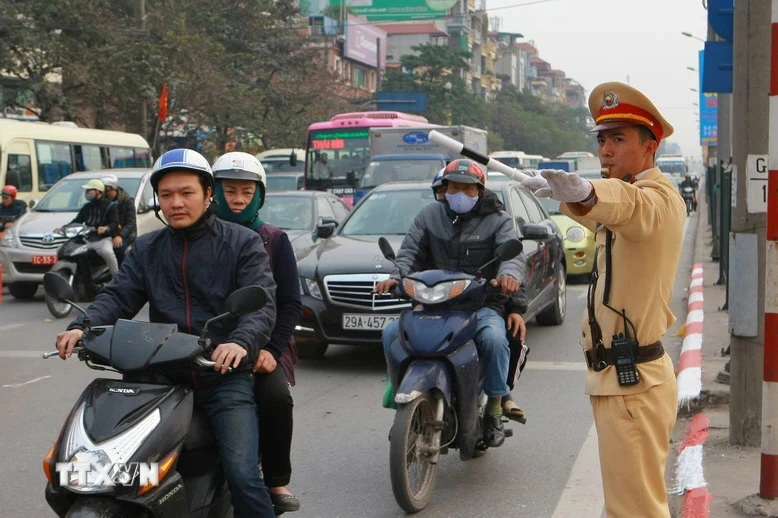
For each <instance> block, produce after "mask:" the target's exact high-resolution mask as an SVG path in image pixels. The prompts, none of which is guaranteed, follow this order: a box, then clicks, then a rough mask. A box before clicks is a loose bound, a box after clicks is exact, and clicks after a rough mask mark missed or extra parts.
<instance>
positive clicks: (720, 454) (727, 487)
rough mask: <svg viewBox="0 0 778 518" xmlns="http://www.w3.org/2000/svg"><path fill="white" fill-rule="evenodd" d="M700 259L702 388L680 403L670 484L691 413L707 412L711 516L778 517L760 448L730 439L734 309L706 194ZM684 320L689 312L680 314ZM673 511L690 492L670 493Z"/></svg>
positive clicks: (699, 238) (706, 456)
mask: <svg viewBox="0 0 778 518" xmlns="http://www.w3.org/2000/svg"><path fill="white" fill-rule="evenodd" d="M698 208H699V213H698V216H697V224H698V227H697V234H696V244H695V252H694V261H693V262H694V263H700V264H702V265H703V285H704V299H703V301H704V308H703V312H704V324H703V341H702V391H701V393H700V397H699V398H698V399H697V400H695V401H694V402H692V404H691V405H689V406H688V407H684V408H681V409H679V413H678V421H677V423H676V426H675V430H673V433H672V435H671V442H672V444H671V449H670V458H669V459H668V469H667V474H668V488H672V487H673V483H674V476H675V460H676V458H677V456H678V447H679V445H680V443H681V442H682V441H683V439H684V436H685V434H686V432H687V431H688V430H689V423H690V421H691V419H692V418H693V417H694V416H695V415H697V414H699V413H700V412H702V413H704V414H705V416H706V417H707V418H708V419H709V420H710V424H709V426H708V437H707V440H706V441H705V443H704V445H703V471H704V477H705V481H706V482H707V484H708V487H707V489H708V492H709V493H710V494H711V495H712V496H713V499H712V500H711V503H710V514H709V516H711V517H715V518H719V517H747V516H767V517H776V518H778V501H767V500H762V499H760V498H758V497H756V496H754V495H756V493H757V492H758V491H759V470H760V458H761V450H760V448H749V447H742V446H734V445H731V444H729V385H725V384H721V383H718V382H717V381H716V376H717V374H718V373H719V371H722V370H723V369H724V365H725V364H726V362H727V360H728V359H729V357H728V356H727V357H722V356H721V350H722V349H726V348H727V347H728V345H729V336H730V335H729V315H728V313H727V312H726V311H721V310H720V308H721V307H722V306H723V305H724V301H725V295H726V293H725V287H724V286H723V285H722V286H716V284H715V283H716V281H717V280H718V278H719V263H718V262H713V261H712V260H711V258H710V252H711V248H712V241H713V239H712V233H711V229H710V227H709V226H708V222H707V220H708V217H707V210H708V209H707V206H706V204H705V203H704V200H700V203H699V207H698ZM678 317H679V320H681V319H683V318H685V315H678ZM669 499H670V509H671V511H672V515H673V516H688V515H684V514H683V512H682V507H683V503H684V497H683V496H678V495H669Z"/></svg>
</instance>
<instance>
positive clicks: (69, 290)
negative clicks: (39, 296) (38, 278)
mask: <svg viewBox="0 0 778 518" xmlns="http://www.w3.org/2000/svg"><path fill="white" fill-rule="evenodd" d="M43 289H44V290H46V294H47V295H48V296H49V297H51V298H53V299H56V300H57V301H59V302H61V301H70V300H73V298H74V297H75V294H74V293H73V286H71V285H70V283H69V282H68V281H67V280H65V278H64V277H63V276H61V275H59V274H58V273H54V272H46V273H44V274H43Z"/></svg>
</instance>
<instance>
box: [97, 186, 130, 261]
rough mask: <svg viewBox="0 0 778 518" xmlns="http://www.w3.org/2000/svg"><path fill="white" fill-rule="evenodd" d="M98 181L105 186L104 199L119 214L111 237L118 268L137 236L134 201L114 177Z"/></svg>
mask: <svg viewBox="0 0 778 518" xmlns="http://www.w3.org/2000/svg"><path fill="white" fill-rule="evenodd" d="M100 180H101V181H102V182H103V183H104V184H105V197H106V198H108V199H109V200H111V202H112V203H114V204H115V205H116V209H117V210H118V212H119V226H118V228H117V229H116V230H115V232H114V235H113V251H114V253H115V254H116V260H117V261H118V262H119V266H121V265H122V262H124V254H125V253H126V252H127V247H128V246H130V245H131V244H132V243H133V242H134V241H135V237H136V236H137V228H138V225H137V223H136V219H135V212H136V211H135V200H134V199H133V198H132V197H131V196H130V195H129V194H127V192H126V191H125V190H124V189H123V188H122V187H121V186H120V185H119V179H118V178H116V175H112V174H107V175H105V176H102V177H101V178H100Z"/></svg>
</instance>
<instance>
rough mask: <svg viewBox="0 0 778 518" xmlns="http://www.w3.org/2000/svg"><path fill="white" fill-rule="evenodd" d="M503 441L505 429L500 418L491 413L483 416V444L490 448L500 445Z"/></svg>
mask: <svg viewBox="0 0 778 518" xmlns="http://www.w3.org/2000/svg"><path fill="white" fill-rule="evenodd" d="M504 442H505V431H504V430H503V427H502V420H501V419H500V418H499V417H495V416H493V415H487V416H484V444H486V445H487V446H489V447H490V448H497V447H498V446H502V443H504Z"/></svg>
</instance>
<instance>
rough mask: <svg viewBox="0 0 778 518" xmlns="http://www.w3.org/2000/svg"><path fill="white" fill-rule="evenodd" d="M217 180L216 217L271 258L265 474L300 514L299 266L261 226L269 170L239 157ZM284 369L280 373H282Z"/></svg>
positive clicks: (217, 172) (264, 361)
mask: <svg viewBox="0 0 778 518" xmlns="http://www.w3.org/2000/svg"><path fill="white" fill-rule="evenodd" d="M213 175H214V178H215V179H216V190H215V191H216V195H215V196H214V198H215V200H216V202H217V208H216V214H217V216H219V217H220V218H223V219H225V220H227V221H232V222H234V223H239V224H241V225H243V226H245V227H248V228H250V229H251V230H254V231H255V232H257V233H258V234H259V235H260V236H261V237H262V240H263V242H264V244H265V248H266V249H267V251H268V254H270V264H271V267H272V269H273V278H274V279H275V282H276V286H277V289H276V323H275V326H274V327H273V331H272V332H271V334H270V341H269V342H268V343H267V345H266V346H265V347H264V348H263V349H262V350H261V351H260V352H259V356H258V357H257V361H256V362H255V363H254V397H255V398H256V400H257V407H258V408H259V432H260V433H259V436H260V441H259V451H260V453H261V455H260V458H261V460H262V472H263V474H264V477H265V482H266V484H267V486H268V487H269V488H270V498H271V500H272V501H273V506H274V507H275V509H276V511H277V512H290V511H297V510H299V509H300V502H299V501H298V500H297V497H295V495H293V494H292V493H291V492H290V491H289V489H287V487H286V486H288V485H289V481H290V479H291V475H292V464H291V457H290V454H291V448H292V424H293V417H292V410H293V407H294V403H293V401H292V395H291V394H290V392H289V386H290V384H291V385H294V364H295V362H296V361H297V348H296V346H295V343H294V339H293V337H292V333H293V331H294V326H295V325H296V324H297V322H299V320H300V317H301V315H302V312H303V306H302V301H301V300H300V291H299V290H300V287H299V282H300V281H299V275H298V273H297V262H296V259H295V255H294V250H293V248H292V244H291V243H290V242H289V237H288V236H287V235H286V233H285V232H284V231H282V230H281V229H279V228H277V227H274V226H272V225H269V224H268V223H265V222H264V221H262V219H261V218H260V215H259V210H260V209H261V208H262V206H263V205H264V203H265V191H266V187H267V182H266V179H265V169H264V168H263V167H262V164H261V163H260V162H259V160H257V158H256V157H254V156H252V155H250V154H248V153H242V152H239V151H234V152H231V153H227V154H225V155H222V156H221V157H219V158H218V159H217V160H216V162H214V164H213ZM278 367H281V368H278Z"/></svg>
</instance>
